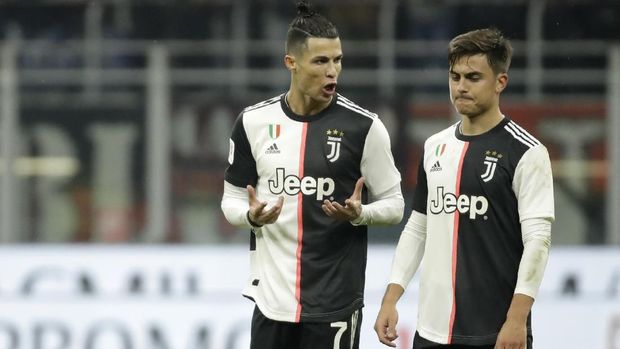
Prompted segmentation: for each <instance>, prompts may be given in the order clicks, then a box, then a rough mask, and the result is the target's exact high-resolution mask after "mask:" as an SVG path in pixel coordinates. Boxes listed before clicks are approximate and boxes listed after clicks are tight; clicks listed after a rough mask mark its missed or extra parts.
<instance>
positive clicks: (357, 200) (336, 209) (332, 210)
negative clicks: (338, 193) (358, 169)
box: [321, 177, 364, 221]
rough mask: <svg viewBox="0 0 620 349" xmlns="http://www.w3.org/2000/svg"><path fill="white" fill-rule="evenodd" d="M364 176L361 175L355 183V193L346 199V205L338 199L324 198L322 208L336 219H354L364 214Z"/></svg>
mask: <svg viewBox="0 0 620 349" xmlns="http://www.w3.org/2000/svg"><path fill="white" fill-rule="evenodd" d="M363 187H364V177H360V179H358V180H357V183H355V190H353V194H351V196H350V197H349V198H348V199H346V200H345V201H344V206H342V205H341V204H340V203H338V202H336V201H329V200H324V201H323V205H321V208H322V209H323V212H325V214H326V215H328V216H330V217H334V218H336V219H341V220H346V221H352V220H354V219H356V218H357V217H359V216H360V214H362V188H363Z"/></svg>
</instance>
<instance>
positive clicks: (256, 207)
mask: <svg viewBox="0 0 620 349" xmlns="http://www.w3.org/2000/svg"><path fill="white" fill-rule="evenodd" d="M246 189H247V190H248V202H249V204H250V209H249V211H248V216H249V217H250V220H251V221H252V222H253V223H254V224H255V225H258V226H261V225H265V224H270V223H273V222H275V221H276V220H277V219H278V217H279V216H280V212H282V205H283V204H284V198H283V197H282V196H280V197H279V198H278V201H277V202H276V204H275V205H273V206H271V207H270V208H268V209H266V207H267V201H259V200H258V198H257V197H256V190H255V189H254V187H253V186H251V185H248V186H247V187H246Z"/></svg>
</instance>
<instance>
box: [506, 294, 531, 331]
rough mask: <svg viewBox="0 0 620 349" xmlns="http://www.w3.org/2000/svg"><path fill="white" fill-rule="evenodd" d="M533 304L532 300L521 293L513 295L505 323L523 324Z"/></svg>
mask: <svg viewBox="0 0 620 349" xmlns="http://www.w3.org/2000/svg"><path fill="white" fill-rule="evenodd" d="M533 304H534V298H532V297H530V296H527V295H524V294H521V293H515V294H514V296H513V297H512V302H511V303H510V308H509V309H508V313H507V314H506V321H515V322H518V323H523V324H525V323H526V321H527V316H528V315H529V313H530V311H531V310H532V305H533Z"/></svg>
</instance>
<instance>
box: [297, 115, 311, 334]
mask: <svg viewBox="0 0 620 349" xmlns="http://www.w3.org/2000/svg"><path fill="white" fill-rule="evenodd" d="M307 134H308V124H307V123H304V126H303V128H302V130H301V145H300V147H299V178H304V159H305V154H306V135H307ZM303 197H304V196H303V193H302V192H301V191H300V192H299V194H297V253H296V256H297V280H296V281H295V299H297V313H296V314H295V322H299V319H300V317H301V249H302V246H303V237H304V218H303V209H302V208H303V205H302V204H303Z"/></svg>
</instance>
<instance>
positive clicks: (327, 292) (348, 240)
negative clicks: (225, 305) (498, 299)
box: [222, 2, 404, 349]
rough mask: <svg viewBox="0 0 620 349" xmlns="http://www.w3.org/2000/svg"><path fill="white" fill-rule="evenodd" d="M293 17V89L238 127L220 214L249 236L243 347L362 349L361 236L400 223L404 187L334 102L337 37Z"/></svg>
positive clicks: (386, 151)
mask: <svg viewBox="0 0 620 349" xmlns="http://www.w3.org/2000/svg"><path fill="white" fill-rule="evenodd" d="M297 7H298V15H297V17H296V18H295V19H294V20H293V21H292V22H291V24H290V26H289V29H288V34H287V39H286V55H285V56H284V63H285V65H286V68H287V69H288V70H289V71H290V74H291V81H290V87H289V89H288V92H286V93H283V94H281V95H279V96H277V97H274V98H271V99H268V100H266V101H263V102H261V103H258V104H256V105H253V106H250V107H248V108H246V109H244V110H243V111H242V112H241V114H240V115H239V117H238V118H237V121H236V123H235V125H234V126H233V130H232V135H231V138H230V154H229V158H228V162H229V164H230V165H229V167H228V168H227V170H226V173H225V183H224V195H223V198H222V210H223V212H224V214H225V216H226V218H227V220H228V221H229V222H230V223H231V224H234V225H237V226H246V227H248V228H251V234H250V262H251V267H250V274H251V275H250V277H249V280H248V284H247V286H246V288H245V289H244V292H243V294H244V295H245V296H246V297H248V298H250V299H251V300H253V301H254V302H255V303H256V306H255V308H254V315H253V317H252V329H251V345H250V347H251V348H255V349H259V348H260V349H284V348H286V349H296V348H358V346H359V332H360V323H361V320H362V313H361V308H362V307H363V305H364V303H363V295H364V280H365V278H364V276H365V268H366V250H367V225H370V224H396V223H399V222H400V220H401V219H402V216H403V210H404V201H403V197H402V194H401V190H400V180H401V178H400V173H399V172H398V170H397V169H396V167H395V165H394V160H393V157H392V154H391V149H390V139H389V135H388V133H387V130H386V128H385V126H384V125H383V123H382V122H381V120H380V119H379V118H378V116H377V115H376V114H374V113H372V112H370V111H368V110H366V109H364V108H362V107H360V106H359V105H357V104H356V103H354V102H352V101H351V100H349V99H347V98H345V97H343V96H342V95H340V94H338V93H336V86H337V82H338V76H339V74H340V71H341V69H342V49H341V44H340V39H339V36H338V32H337V30H336V28H335V26H334V25H333V24H332V23H331V22H329V21H328V20H327V19H326V18H325V17H323V16H322V15H320V14H319V13H316V12H314V11H312V10H311V9H310V8H309V7H308V5H307V4H306V3H305V2H300V3H298V5H297Z"/></svg>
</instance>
